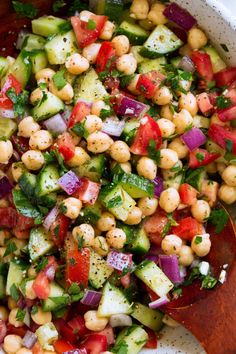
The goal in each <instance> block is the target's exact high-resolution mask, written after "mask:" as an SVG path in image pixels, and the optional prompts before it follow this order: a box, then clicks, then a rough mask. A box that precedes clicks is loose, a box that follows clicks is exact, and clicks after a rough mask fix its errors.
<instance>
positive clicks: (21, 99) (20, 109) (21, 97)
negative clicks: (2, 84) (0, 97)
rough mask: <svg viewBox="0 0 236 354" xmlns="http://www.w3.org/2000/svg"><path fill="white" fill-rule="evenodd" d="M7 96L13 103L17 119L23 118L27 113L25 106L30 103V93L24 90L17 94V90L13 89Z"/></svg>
mask: <svg viewBox="0 0 236 354" xmlns="http://www.w3.org/2000/svg"><path fill="white" fill-rule="evenodd" d="M6 95H7V97H8V98H10V100H11V101H12V103H13V110H14V112H15V113H16V115H17V117H18V116H20V117H22V116H23V115H24V113H25V106H26V104H27V103H28V98H29V93H28V91H25V90H24V91H22V92H21V93H19V94H16V91H15V89H14V88H13V87H12V88H10V89H9V90H8V91H7V92H6Z"/></svg>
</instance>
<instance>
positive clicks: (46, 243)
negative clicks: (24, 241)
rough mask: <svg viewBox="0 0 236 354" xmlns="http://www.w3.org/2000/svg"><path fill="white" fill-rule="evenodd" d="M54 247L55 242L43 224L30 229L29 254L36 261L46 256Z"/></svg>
mask: <svg viewBox="0 0 236 354" xmlns="http://www.w3.org/2000/svg"><path fill="white" fill-rule="evenodd" d="M53 247H54V244H53V242H52V241H51V240H50V235H49V233H48V232H47V231H46V229H44V228H43V227H42V226H40V227H34V228H33V229H31V231H30V237H29V244H28V249H29V256H30V259H31V260H32V261H33V262H34V261H36V260H37V259H38V258H39V257H41V256H44V255H45V254H46V253H48V252H49V251H51V250H52V248H53Z"/></svg>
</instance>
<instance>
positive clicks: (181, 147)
mask: <svg viewBox="0 0 236 354" xmlns="http://www.w3.org/2000/svg"><path fill="white" fill-rule="evenodd" d="M168 148H169V149H171V150H173V151H175V152H176V154H177V155H178V158H179V159H184V158H185V157H187V156H188V153H189V149H188V148H187V146H186V145H185V144H184V142H183V141H182V140H181V139H180V138H174V139H173V140H172V141H171V143H170V144H169V145H168Z"/></svg>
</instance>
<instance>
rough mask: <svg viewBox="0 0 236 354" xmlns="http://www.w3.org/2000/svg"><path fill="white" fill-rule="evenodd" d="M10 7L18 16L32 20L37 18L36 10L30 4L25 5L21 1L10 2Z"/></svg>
mask: <svg viewBox="0 0 236 354" xmlns="http://www.w3.org/2000/svg"><path fill="white" fill-rule="evenodd" d="M12 5H13V8H14V10H15V12H16V13H17V14H18V15H20V16H23V17H28V18H34V17H35V16H37V13H38V9H37V8H36V7H35V6H34V5H32V4H30V3H28V4H25V3H22V2H21V1H12Z"/></svg>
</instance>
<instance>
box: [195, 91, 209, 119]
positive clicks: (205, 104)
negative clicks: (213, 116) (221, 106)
mask: <svg viewBox="0 0 236 354" xmlns="http://www.w3.org/2000/svg"><path fill="white" fill-rule="evenodd" d="M197 104H198V107H199V109H200V111H201V112H202V113H203V114H204V115H208V114H209V113H211V111H212V109H213V105H212V103H211V99H210V97H209V95H208V94H207V93H206V92H202V93H200V95H197Z"/></svg>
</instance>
